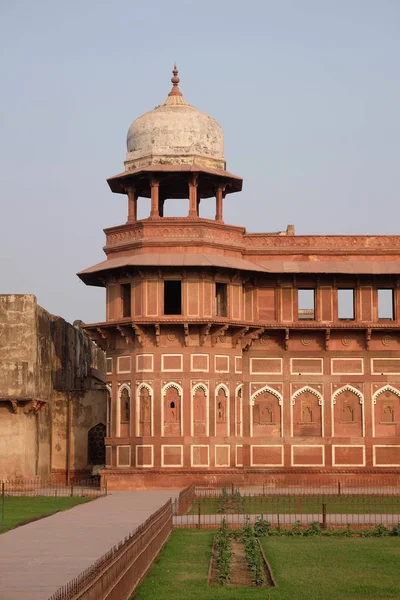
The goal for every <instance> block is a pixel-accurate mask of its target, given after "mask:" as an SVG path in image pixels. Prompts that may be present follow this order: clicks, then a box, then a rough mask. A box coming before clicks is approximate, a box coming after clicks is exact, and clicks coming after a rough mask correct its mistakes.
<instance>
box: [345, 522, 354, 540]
mask: <svg viewBox="0 0 400 600" xmlns="http://www.w3.org/2000/svg"><path fill="white" fill-rule="evenodd" d="M343 536H344V537H353V530H352V528H351V525H350V523H347V527H346V529H345V530H344V532H343Z"/></svg>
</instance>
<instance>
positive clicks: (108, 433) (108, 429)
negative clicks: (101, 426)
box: [106, 385, 112, 437]
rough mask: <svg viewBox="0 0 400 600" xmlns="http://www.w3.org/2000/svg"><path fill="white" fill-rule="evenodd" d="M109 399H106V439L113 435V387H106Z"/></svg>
mask: <svg viewBox="0 0 400 600" xmlns="http://www.w3.org/2000/svg"><path fill="white" fill-rule="evenodd" d="M106 390H107V399H106V402H107V404H106V437H111V435H112V433H111V432H112V387H111V385H106Z"/></svg>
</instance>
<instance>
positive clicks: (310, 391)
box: [292, 385, 323, 406]
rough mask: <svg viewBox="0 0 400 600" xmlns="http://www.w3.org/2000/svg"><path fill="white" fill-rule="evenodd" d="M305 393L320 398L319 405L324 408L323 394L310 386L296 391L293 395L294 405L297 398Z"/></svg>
mask: <svg viewBox="0 0 400 600" xmlns="http://www.w3.org/2000/svg"><path fill="white" fill-rule="evenodd" d="M304 392H309V393H310V394H313V395H314V396H316V397H317V398H318V404H319V405H320V406H323V396H322V394H321V393H320V392H318V390H316V389H314V388H312V387H310V386H309V385H305V386H303V387H302V388H300V389H299V390H296V391H295V393H294V394H292V405H293V404H295V402H296V398H298V397H299V396H300V395H301V394H304Z"/></svg>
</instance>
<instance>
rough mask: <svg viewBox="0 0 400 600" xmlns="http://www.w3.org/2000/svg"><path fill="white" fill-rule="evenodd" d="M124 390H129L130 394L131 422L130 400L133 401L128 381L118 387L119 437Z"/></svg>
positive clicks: (118, 435) (118, 434) (119, 433)
mask: <svg viewBox="0 0 400 600" xmlns="http://www.w3.org/2000/svg"><path fill="white" fill-rule="evenodd" d="M124 391H127V392H128V396H129V423H130V412H131V411H130V402H131V386H130V385H129V384H128V383H123V384H122V385H120V386H119V388H118V402H117V437H120V435H121V418H122V410H121V400H122V393H123V392H124Z"/></svg>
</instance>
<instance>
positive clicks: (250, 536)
mask: <svg viewBox="0 0 400 600" xmlns="http://www.w3.org/2000/svg"><path fill="white" fill-rule="evenodd" d="M242 542H243V546H244V551H245V554H246V560H247V564H248V566H249V568H250V570H251V572H252V579H253V583H254V584H255V585H257V586H258V585H262V584H263V582H264V577H263V564H262V556H261V551H260V546H259V545H258V541H257V538H256V536H255V534H254V529H253V528H252V527H251V526H250V525H249V520H248V518H247V519H246V523H245V525H244V527H243V530H242Z"/></svg>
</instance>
